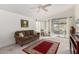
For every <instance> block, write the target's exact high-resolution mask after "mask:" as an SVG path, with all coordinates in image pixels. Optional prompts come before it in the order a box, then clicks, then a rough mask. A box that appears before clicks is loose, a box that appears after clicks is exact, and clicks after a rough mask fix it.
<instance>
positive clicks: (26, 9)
mask: <svg viewBox="0 0 79 59" xmlns="http://www.w3.org/2000/svg"><path fill="white" fill-rule="evenodd" d="M38 6H39V4H0V9H3V10H7V11H10V12H14V13H18V14H22V15H25V16H29V17H34V18H35V17H36V18H40V19H42V18H46V17H50V16H52V15H56V14H58V13H61V12H63V11H65V10H68V9H69V8H71V7H72V6H73V5H70V4H52V5H51V6H49V7H47V9H48V12H45V11H43V10H40V12H38V8H37V7H38Z"/></svg>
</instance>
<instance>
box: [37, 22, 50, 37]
mask: <svg viewBox="0 0 79 59" xmlns="http://www.w3.org/2000/svg"><path fill="white" fill-rule="evenodd" d="M36 31H37V32H40V33H41V32H43V36H48V34H50V33H49V32H50V22H49V21H36Z"/></svg>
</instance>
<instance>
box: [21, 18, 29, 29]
mask: <svg viewBox="0 0 79 59" xmlns="http://www.w3.org/2000/svg"><path fill="white" fill-rule="evenodd" d="M26 27H28V20H24V19H21V28H26Z"/></svg>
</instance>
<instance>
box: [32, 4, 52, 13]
mask: <svg viewBox="0 0 79 59" xmlns="http://www.w3.org/2000/svg"><path fill="white" fill-rule="evenodd" d="M51 5H52V4H45V5H42V4H40V5H39V6H38V7H37V8H38V10H39V11H40V10H41V9H42V10H43V11H45V12H48V9H46V8H47V7H49V6H51ZM33 9H36V8H33Z"/></svg>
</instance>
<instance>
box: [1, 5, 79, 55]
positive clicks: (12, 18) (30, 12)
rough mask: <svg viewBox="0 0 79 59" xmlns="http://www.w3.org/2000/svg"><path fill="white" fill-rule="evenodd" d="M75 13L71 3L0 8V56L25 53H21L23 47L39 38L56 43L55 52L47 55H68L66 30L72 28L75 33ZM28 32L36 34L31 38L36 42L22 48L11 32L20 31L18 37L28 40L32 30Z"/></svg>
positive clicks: (68, 33)
mask: <svg viewBox="0 0 79 59" xmlns="http://www.w3.org/2000/svg"><path fill="white" fill-rule="evenodd" d="M78 10H79V5H73V4H44V5H43V4H2V5H0V27H1V28H0V31H1V32H0V36H1V37H0V54H27V53H26V52H25V51H23V49H24V48H26V47H28V46H31V45H33V44H35V43H36V42H38V41H42V40H43V39H44V40H48V41H55V42H58V43H60V44H59V46H58V47H56V49H57V50H56V51H54V52H51V53H54V54H55V53H57V54H70V48H69V35H70V32H69V30H70V27H71V26H74V27H75V28H76V30H77V33H78V27H76V26H78V23H76V22H78V21H79V11H78ZM29 30H33V31H34V34H35V35H36V36H35V35H34V36H35V37H34V39H38V40H35V41H34V40H33V41H30V43H28V44H26V43H22V44H23V45H22V44H21V43H20V42H21V41H18V40H17V39H16V37H15V36H16V35H17V34H16V35H15V32H19V31H20V33H19V35H20V36H24V35H25V36H27V37H28V34H29V33H30V34H32V35H33V33H31V32H32V31H29ZM21 31H22V32H21ZM24 31H25V32H26V31H27V32H26V33H25V32H24ZM22 33H24V35H23V34H22ZM32 35H31V39H32V38H33V36H32ZM21 40H22V39H21ZM23 40H24V39H23ZM25 40H26V38H25ZM29 40H30V38H29ZM29 40H28V41H29ZM22 42H23V41H22ZM24 42H26V41H24ZM16 43H17V44H16ZM37 44H38V43H37ZM64 44H65V45H64ZM63 47H64V48H63ZM51 53H50V52H49V53H48V54H51ZM31 54H34V52H32V53H31Z"/></svg>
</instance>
